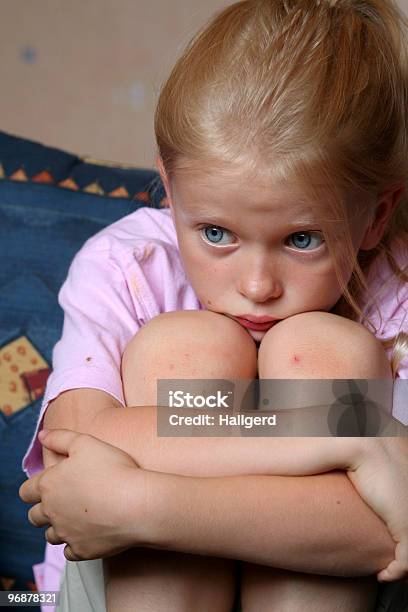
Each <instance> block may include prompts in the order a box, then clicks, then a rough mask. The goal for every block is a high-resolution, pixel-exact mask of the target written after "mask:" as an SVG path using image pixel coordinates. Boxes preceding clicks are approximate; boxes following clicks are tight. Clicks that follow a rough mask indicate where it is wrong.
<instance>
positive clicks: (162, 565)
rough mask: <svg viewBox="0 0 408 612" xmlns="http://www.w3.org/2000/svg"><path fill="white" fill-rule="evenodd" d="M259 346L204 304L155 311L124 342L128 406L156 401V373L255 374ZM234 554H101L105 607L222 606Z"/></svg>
mask: <svg viewBox="0 0 408 612" xmlns="http://www.w3.org/2000/svg"><path fill="white" fill-rule="evenodd" d="M256 369H257V361H256V347H255V343H254V342H253V340H252V339H251V338H250V336H249V335H248V333H247V332H246V331H245V330H243V329H242V328H241V327H240V326H239V325H238V324H237V323H235V322H234V321H232V320H231V319H228V318H227V317H224V316H222V315H218V314H215V313H212V312H208V311H183V312H172V313H165V314H163V315H160V316H159V317H155V319H153V320H152V321H150V322H149V324H147V325H146V326H145V327H144V328H142V329H141V330H140V331H139V332H138V334H136V336H135V337H134V338H133V340H132V341H131V342H130V343H129V345H128V347H127V348H126V351H125V353H124V355H123V359H122V380H123V388H124V394H125V398H126V403H127V405H129V406H137V405H155V404H156V380H157V378H186V379H189V378H190V379H191V378H204V379H205V378H223V377H224V378H232V379H234V378H248V379H252V378H254V377H255V376H256ZM235 567H236V564H235V562H233V561H229V560H225V559H218V558H210V557H199V556H197V555H188V554H182V553H175V552H169V551H157V550H151V549H131V550H128V551H126V552H124V553H122V554H120V555H117V556H115V557H110V558H107V559H105V560H104V573H105V584H106V602H107V610H108V612H126V611H129V612H130V611H133V610H137V611H138V612H144V611H154V612H160V611H166V612H173V611H174V612H183V611H184V610H185V611H186V612H191V610H196V611H198V612H200V611H202V612H206V611H208V610H211V611H212V612H218V611H219V612H227V611H230V610H231V609H232V605H233V600H234V591H235V582H236V578H235Z"/></svg>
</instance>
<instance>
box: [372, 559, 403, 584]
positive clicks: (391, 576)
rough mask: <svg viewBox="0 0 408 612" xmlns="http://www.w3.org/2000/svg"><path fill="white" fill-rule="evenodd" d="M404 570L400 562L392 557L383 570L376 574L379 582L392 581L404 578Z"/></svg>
mask: <svg viewBox="0 0 408 612" xmlns="http://www.w3.org/2000/svg"><path fill="white" fill-rule="evenodd" d="M404 576H405V570H404V568H403V567H402V566H401V564H400V563H399V562H398V561H397V560H396V559H394V561H391V563H390V564H389V565H388V567H386V568H385V569H384V570H382V571H381V572H379V573H378V574H377V580H378V581H379V582H394V580H400V579H401V578H404Z"/></svg>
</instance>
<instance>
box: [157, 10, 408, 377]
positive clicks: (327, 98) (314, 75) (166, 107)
mask: <svg viewBox="0 0 408 612" xmlns="http://www.w3.org/2000/svg"><path fill="white" fill-rule="evenodd" d="M406 33H407V20H406V19H405V17H404V16H403V14H402V13H401V11H400V10H399V9H398V7H397V6H396V5H395V3H394V2H393V1H392V0H244V1H241V2H237V3H236V4H233V5H231V6H229V7H227V8H226V9H224V10H223V11H221V12H219V13H218V14H217V15H216V16H215V17H214V18H213V19H212V20H211V21H210V22H209V23H208V24H206V26H205V27H204V28H203V29H202V30H201V31H200V32H199V33H198V34H197V35H196V36H195V37H194V38H193V39H192V40H191V42H190V43H189V44H188V45H187V48H186V50H185V51H184V53H183V54H182V56H181V57H180V59H179V60H178V61H177V63H176V65H175V66H174V68H173V70H172V72H171V74H170V77H169V78H168V80H167V82H166V83H165V84H164V86H163V88H162V90H161V93H160V97H159V100H158V104H157V108H156V114H155V133H156V140H157V145H158V153H159V155H160V156H161V158H162V160H163V165H164V168H165V170H166V173H167V175H168V177H169V179H170V180H171V177H172V176H173V175H174V174H175V173H176V172H177V173H192V172H194V171H196V169H197V168H201V172H206V171H208V172H211V170H212V169H217V172H220V171H222V170H223V169H225V170H227V171H228V169H231V168H233V167H235V168H240V169H242V168H245V169H246V171H247V172H248V176H252V177H255V179H256V178H260V179H263V180H265V179H266V180H271V181H285V182H288V181H296V182H297V183H298V184H299V183H300V184H301V185H302V187H303V188H304V192H305V195H306V197H307V198H308V199H309V200H310V203H311V204H312V205H313V207H314V208H315V210H317V212H318V214H319V217H320V218H321V219H322V229H323V230H324V233H325V238H326V241H327V245H328V248H329V250H330V252H331V254H332V256H333V261H334V265H335V270H336V274H337V277H338V279H339V282H340V283H341V286H342V289H343V297H342V298H341V299H340V300H339V302H338V303H337V304H336V307H335V309H334V310H333V312H336V313H337V314H341V315H342V316H346V317H348V318H352V319H355V320H361V321H367V322H368V323H370V322H369V321H368V320H367V317H366V316H365V313H364V312H363V311H362V309H361V308H360V305H359V299H361V297H362V296H363V295H364V297H365V303H366V304H367V300H368V302H369V303H374V304H376V298H375V295H372V294H370V293H369V288H368V285H367V282H366V274H367V272H368V270H369V268H370V266H371V264H372V263H373V261H374V260H375V259H376V258H377V257H378V256H379V255H380V254H383V256H385V257H386V258H387V260H388V262H389V263H390V265H391V268H392V270H393V273H394V274H395V276H396V277H397V278H398V279H399V281H400V282H407V281H408V275H407V273H406V269H405V268H404V269H401V268H400V267H399V265H398V263H397V262H396V261H395V260H394V258H393V255H392V250H393V248H394V245H395V244H397V243H398V245H399V246H400V247H401V248H402V249H404V248H405V249H407V251H408V247H407V244H408V195H407V193H406V191H405V187H406V182H407V177H408V124H407V116H406V115H407V107H408V51H407V36H406ZM398 185H402V186H403V187H404V193H403V196H402V197H401V199H400V201H399V204H398V206H397V207H396V209H395V211H394V213H393V216H392V218H391V220H390V222H389V225H388V227H387V230H386V232H385V233H384V236H383V237H382V240H381V242H380V244H379V245H378V246H377V247H376V248H375V249H372V250H371V251H368V252H367V251H360V253H359V254H358V255H357V256H356V255H355V254H354V250H353V245H352V241H351V234H350V226H351V224H352V223H355V222H356V219H357V218H358V216H359V214H360V213H361V212H363V211H369V210H370V208H369V207H370V206H371V207H372V209H373V210H374V207H373V205H374V204H375V203H376V202H377V201H378V197H379V196H380V195H381V194H382V193H384V192H385V191H386V190H387V189H390V188H395V187H397V186H398ZM347 202H351V203H352V204H353V206H354V208H352V209H351V212H350V206H346V204H347ZM345 224H346V227H348V231H346V232H345V231H344V226H345ZM339 237H340V238H339ZM339 240H341V242H342V245H344V244H345V245H346V247H347V248H346V249H344V248H341V249H339V248H338V243H339ZM350 263H352V265H353V274H352V277H351V279H349V280H345V279H343V278H342V273H341V270H342V269H343V265H344V264H346V265H347V264H350ZM394 278H395V277H394ZM377 308H378V306H377ZM370 324H371V323H370ZM371 327H372V328H373V326H372V324H371ZM373 331H378V330H375V329H374V328H373ZM390 342H392V345H393V348H394V351H393V355H392V370H393V374H394V375H395V372H396V368H397V366H398V363H399V362H400V361H401V359H402V358H403V357H404V355H405V354H406V353H407V352H408V348H407V344H408V335H407V334H405V333H404V332H400V333H399V334H398V335H397V336H396V337H395V338H391V339H387V340H386V341H384V345H385V347H386V348H388V347H389V346H390Z"/></svg>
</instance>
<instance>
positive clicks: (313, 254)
mask: <svg viewBox="0 0 408 612" xmlns="http://www.w3.org/2000/svg"><path fill="white" fill-rule="evenodd" d="M162 177H163V174H162ZM164 180H165V183H166V187H167V195H168V198H169V203H170V207H171V212H172V215H173V220H174V224H175V228H176V232H177V238H178V244H179V248H180V253H181V257H182V260H183V263H184V266H185V270H186V273H187V276H188V278H189V280H190V282H191V284H192V286H193V288H194V290H195V292H196V294H197V296H198V298H199V300H200V302H201V303H202V305H203V307H204V308H206V309H207V310H211V311H214V312H218V313H222V314H224V315H226V316H228V317H231V318H233V319H236V318H237V317H241V318H242V317H243V318H245V317H247V316H248V317H250V316H252V317H270V318H273V319H275V320H281V319H286V318H287V317H290V316H292V315H295V314H298V313H302V312H307V311H313V310H321V311H329V310H330V309H331V308H332V307H333V306H334V305H335V304H336V302H337V301H338V300H339V298H340V297H341V288H340V286H339V283H338V281H337V277H336V274H335V270H334V266H333V261H332V258H331V256H330V254H329V251H328V248H327V245H326V243H325V241H324V236H323V233H322V228H321V224H320V223H319V219H318V218H316V216H315V215H314V213H313V211H312V210H311V208H310V207H308V206H307V205H306V203H305V201H304V198H303V199H302V193H301V192H300V191H298V190H296V187H295V186H291V187H290V188H289V187H283V186H282V185H279V186H276V187H274V188H271V185H270V184H269V185H268V186H266V185H264V186H262V185H260V184H259V183H258V182H257V183H256V184H255V182H254V181H253V182H252V184H251V183H250V182H249V181H248V178H247V177H245V176H243V175H239V174H237V173H234V174H233V175H227V176H226V175H225V173H223V174H222V175H221V174H219V175H217V174H214V173H212V174H211V175H210V174H208V175H204V174H202V175H195V176H194V177H193V176H189V177H187V176H184V175H183V176H179V177H177V176H175V177H174V178H173V179H172V181H171V185H169V184H168V183H167V181H166V179H164ZM360 221H361V220H360ZM356 226H357V227H356V229H355V230H353V235H352V241H353V244H354V245H355V248H356V251H357V250H358V249H359V247H360V245H361V243H362V240H363V237H364V233H365V229H366V226H367V224H363V223H359V224H358V225H357V224H356ZM351 273H352V270H351V268H350V269H348V270H344V275H345V278H346V281H348V280H349V278H350V276H351ZM238 322H239V323H240V324H244V327H246V325H245V323H244V322H243V321H241V320H240V321H238ZM272 324H273V323H272ZM255 327H256V326H255ZM258 327H259V326H258ZM264 327H265V326H264ZM247 330H248V332H249V333H250V335H251V336H252V337H253V338H254V340H256V341H260V340H262V338H263V336H264V335H265V333H266V331H267V329H265V328H263V329H249V328H247Z"/></svg>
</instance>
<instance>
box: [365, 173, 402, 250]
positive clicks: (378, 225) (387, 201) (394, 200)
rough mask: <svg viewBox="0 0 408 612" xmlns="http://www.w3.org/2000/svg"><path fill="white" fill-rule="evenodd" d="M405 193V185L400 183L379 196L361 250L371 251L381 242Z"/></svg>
mask: <svg viewBox="0 0 408 612" xmlns="http://www.w3.org/2000/svg"><path fill="white" fill-rule="evenodd" d="M403 193H404V186H403V185H401V184H399V185H398V186H396V187H393V188H392V189H390V190H388V191H386V192H384V193H383V194H381V195H380V196H379V198H378V200H377V205H376V209H375V211H374V215H373V218H372V219H371V221H370V224H369V226H368V228H367V230H366V233H365V235H364V238H363V241H362V243H361V246H360V249H361V250H363V251H369V250H370V249H373V248H374V247H376V246H377V244H378V243H379V242H380V240H381V238H382V237H383V235H384V232H385V230H386V229H387V225H388V221H389V220H390V219H391V217H392V215H393V213H394V211H395V208H396V206H397V204H398V202H399V201H400V199H401V196H402V194H403Z"/></svg>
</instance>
